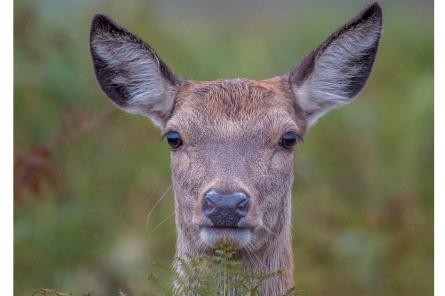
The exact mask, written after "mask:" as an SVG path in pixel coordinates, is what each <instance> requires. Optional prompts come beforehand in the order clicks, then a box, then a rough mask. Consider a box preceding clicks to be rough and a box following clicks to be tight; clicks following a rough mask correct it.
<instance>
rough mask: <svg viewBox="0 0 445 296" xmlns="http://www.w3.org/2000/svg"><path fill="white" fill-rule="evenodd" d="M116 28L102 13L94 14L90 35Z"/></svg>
mask: <svg viewBox="0 0 445 296" xmlns="http://www.w3.org/2000/svg"><path fill="white" fill-rule="evenodd" d="M116 28H117V25H116V24H115V23H114V22H113V20H112V19H111V18H110V17H108V16H106V15H105V14H102V13H96V14H95V15H94V17H93V20H92V21H91V35H94V34H95V33H97V32H99V31H111V30H113V29H116Z"/></svg>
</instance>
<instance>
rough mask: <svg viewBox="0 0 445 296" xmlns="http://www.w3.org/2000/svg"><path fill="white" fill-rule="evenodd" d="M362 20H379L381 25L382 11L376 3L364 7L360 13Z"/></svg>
mask: <svg viewBox="0 0 445 296" xmlns="http://www.w3.org/2000/svg"><path fill="white" fill-rule="evenodd" d="M361 18H362V19H374V20H379V22H380V23H381V21H382V18H383V10H382V7H381V6H380V4H379V3H378V2H373V3H371V4H370V5H369V6H368V7H366V8H365V9H364V10H363V11H362V13H361Z"/></svg>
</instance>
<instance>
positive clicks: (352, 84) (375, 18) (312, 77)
mask: <svg viewBox="0 0 445 296" xmlns="http://www.w3.org/2000/svg"><path fill="white" fill-rule="evenodd" d="M381 31H382V9H381V7H380V6H379V5H378V4H377V3H374V4H371V5H370V6H368V7H367V8H366V9H365V10H363V11H362V12H361V13H360V14H359V15H358V16H357V17H355V18H354V19H352V20H351V21H350V22H348V23H347V24H345V25H344V26H343V27H341V28H339V29H338V30H337V31H336V32H335V33H334V34H332V35H331V36H330V37H329V38H328V39H327V40H326V41H325V42H324V43H323V44H322V45H320V46H319V47H318V48H317V49H315V50H314V51H312V52H311V53H310V54H309V55H307V56H306V57H305V58H304V59H303V60H302V61H301V62H300V64H299V65H298V66H297V67H296V68H295V69H294V70H293V71H292V72H291V73H290V74H289V83H290V85H291V87H292V90H293V91H294V94H295V97H296V99H297V103H298V104H299V106H300V107H301V108H302V109H303V111H304V112H305V114H306V118H307V121H308V123H309V125H312V124H313V123H315V122H316V121H317V119H318V118H319V117H320V116H322V115H323V114H324V113H326V112H327V111H329V110H331V109H332V108H335V107H339V106H342V105H345V104H347V103H349V102H351V101H352V99H353V98H354V97H355V96H356V95H357V94H358V92H359V91H360V90H361V89H362V88H363V86H364V85H365V83H366V80H367V79H368V76H369V73H370V72H371V68H372V65H373V63H374V59H375V55H376V53H377V47H378V45H379V40H380V35H381Z"/></svg>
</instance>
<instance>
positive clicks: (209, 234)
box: [199, 227, 252, 249]
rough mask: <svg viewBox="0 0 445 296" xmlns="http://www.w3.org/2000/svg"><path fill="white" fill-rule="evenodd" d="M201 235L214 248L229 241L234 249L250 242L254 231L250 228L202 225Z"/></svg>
mask: <svg viewBox="0 0 445 296" xmlns="http://www.w3.org/2000/svg"><path fill="white" fill-rule="evenodd" d="M199 236H200V237H201V240H202V241H203V242H204V243H205V244H207V245H208V246H209V247H212V248H215V247H217V246H218V245H221V244H223V243H229V244H231V245H232V247H233V248H234V249H241V248H242V247H244V246H245V245H246V244H247V243H249V241H250V238H251V237H252V231H251V230H250V229H248V228H221V227H202V228H201V231H200V233H199Z"/></svg>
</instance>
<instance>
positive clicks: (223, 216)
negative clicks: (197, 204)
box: [202, 190, 250, 227]
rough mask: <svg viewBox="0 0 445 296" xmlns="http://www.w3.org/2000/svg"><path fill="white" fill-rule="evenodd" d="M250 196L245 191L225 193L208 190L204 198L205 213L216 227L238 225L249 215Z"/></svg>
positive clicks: (203, 207)
mask: <svg viewBox="0 0 445 296" xmlns="http://www.w3.org/2000/svg"><path fill="white" fill-rule="evenodd" d="M249 208H250V198H249V196H247V194H245V193H243V192H236V193H233V194H228V195H223V194H219V193H217V192H215V191H213V190H212V191H210V192H208V193H207V194H206V195H205V197H204V199H203V205H202V209H203V214H204V215H205V216H206V217H207V218H209V219H210V220H211V221H212V223H213V225H214V226H216V227H237V225H238V222H239V221H240V220H241V219H242V218H244V217H246V216H247V214H248V213H249Z"/></svg>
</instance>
